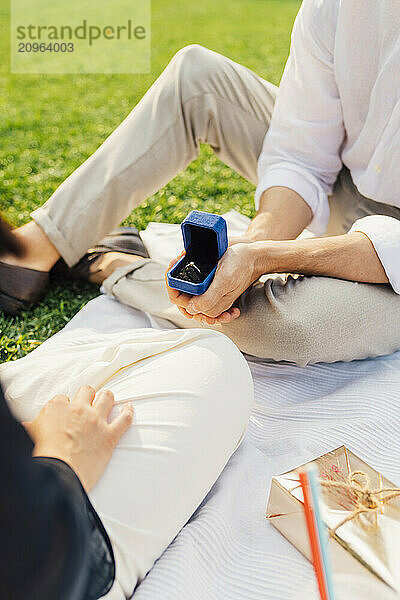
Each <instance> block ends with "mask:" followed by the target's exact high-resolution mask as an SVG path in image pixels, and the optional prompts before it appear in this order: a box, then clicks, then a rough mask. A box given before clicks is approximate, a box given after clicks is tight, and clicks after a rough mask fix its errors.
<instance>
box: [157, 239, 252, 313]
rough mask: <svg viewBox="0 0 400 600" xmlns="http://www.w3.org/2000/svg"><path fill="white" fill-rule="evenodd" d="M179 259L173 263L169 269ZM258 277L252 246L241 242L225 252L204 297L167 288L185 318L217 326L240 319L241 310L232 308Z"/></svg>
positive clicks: (171, 298)
mask: <svg viewBox="0 0 400 600" xmlns="http://www.w3.org/2000/svg"><path fill="white" fill-rule="evenodd" d="M177 260H178V259H176V260H175V261H172V262H171V263H170V265H169V267H168V268H169V269H170V268H171V267H172V266H173V264H175V263H176V261H177ZM258 277H259V275H258V274H257V272H256V269H255V262H254V253H253V251H252V244H245V243H242V242H239V243H235V244H234V245H232V246H230V247H229V248H228V250H227V251H226V252H225V254H224V256H223V257H222V258H221V260H220V261H219V263H218V267H217V270H216V272H215V276H214V279H213V281H212V282H211V285H210V287H209V288H208V290H207V291H206V292H204V294H202V295H201V296H190V295H189V294H183V293H181V292H179V291H177V290H173V289H172V288H170V287H168V286H167V289H168V294H169V298H170V300H171V302H173V303H174V304H176V305H177V306H178V308H179V310H180V311H181V313H182V314H183V315H184V316H185V317H187V318H188V319H192V318H194V319H196V321H203V322H206V323H208V324H209V325H214V324H215V323H229V322H230V321H233V320H234V319H237V318H238V317H239V316H240V309H239V308H238V307H235V306H232V305H233V303H234V302H235V300H236V299H237V298H239V296H240V294H242V292H244V291H245V290H246V289H247V288H248V287H249V286H250V285H251V284H252V283H254V281H256V280H257V279H258Z"/></svg>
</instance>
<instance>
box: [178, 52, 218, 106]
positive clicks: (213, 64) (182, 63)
mask: <svg viewBox="0 0 400 600" xmlns="http://www.w3.org/2000/svg"><path fill="white" fill-rule="evenodd" d="M225 60H226V59H225V58H224V57H223V56H222V55H221V54H218V53H216V52H213V51H212V50H209V49H208V48H204V46H200V45H199V44H191V45H189V46H185V47H184V48H182V49H181V50H179V51H178V52H177V53H176V54H175V56H174V57H173V58H172V60H171V63H170V67H171V68H172V69H173V70H174V78H175V79H177V80H178V81H179V84H180V86H181V87H182V86H183V87H185V86H189V87H190V92H191V94H193V95H194V94H196V93H201V92H202V91H204V88H207V82H208V81H210V80H212V78H213V76H214V75H215V74H216V73H217V72H218V73H221V70H222V68H223V64H224V62H225Z"/></svg>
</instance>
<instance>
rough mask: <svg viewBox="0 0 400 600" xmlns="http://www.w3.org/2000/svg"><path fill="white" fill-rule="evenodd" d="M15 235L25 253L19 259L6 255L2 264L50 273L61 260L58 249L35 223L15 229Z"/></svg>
mask: <svg viewBox="0 0 400 600" xmlns="http://www.w3.org/2000/svg"><path fill="white" fill-rule="evenodd" d="M13 235H15V236H16V237H17V238H18V241H19V242H20V244H21V246H22V248H23V249H24V252H23V254H22V255H21V256H19V257H16V256H13V255H11V254H7V255H4V256H2V257H1V261H2V262H5V263H7V264H11V265H16V266H20V267H25V268H27V269H36V270H37V271H50V269H51V268H52V267H53V265H54V264H55V263H56V262H57V260H58V259H59V258H60V254H59V253H58V250H57V248H56V247H55V246H54V245H53V244H52V243H51V241H50V240H49V238H48V237H47V235H46V234H45V233H44V231H43V230H42V229H41V228H40V227H39V225H37V224H36V223H35V222H34V221H30V222H29V223H27V224H26V225H23V226H22V227H19V228H18V229H14V231H13Z"/></svg>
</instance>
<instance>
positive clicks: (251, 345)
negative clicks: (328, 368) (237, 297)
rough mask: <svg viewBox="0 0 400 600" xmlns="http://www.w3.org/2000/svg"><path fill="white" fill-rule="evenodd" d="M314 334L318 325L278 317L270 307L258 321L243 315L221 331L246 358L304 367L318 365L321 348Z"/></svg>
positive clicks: (286, 316)
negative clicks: (289, 363) (251, 357)
mask: <svg viewBox="0 0 400 600" xmlns="http://www.w3.org/2000/svg"><path fill="white" fill-rule="evenodd" d="M260 317H261V318H260ZM315 330H316V324H315V323H313V322H312V321H311V320H304V319H303V320H298V319H297V318H296V317H295V315H291V314H288V313H286V314H285V313H283V314H277V313H275V312H274V311H273V310H272V309H271V307H270V306H267V305H266V306H265V307H264V311H263V314H259V315H257V317H255V315H254V314H253V315H250V314H248V315H246V314H244V315H242V316H241V317H239V318H238V319H237V320H236V321H234V322H233V323H231V324H230V325H227V326H222V329H221V331H222V332H223V333H225V334H226V335H227V336H229V337H230V339H231V340H232V341H233V342H234V343H235V344H236V346H237V347H238V348H239V350H241V351H242V352H244V353H245V354H248V355H250V356H255V357H256V358H260V359H264V360H273V361H276V362H280V361H285V362H291V363H295V364H298V365H301V366H304V365H306V364H309V363H314V362H318V359H317V355H318V352H319V350H320V344H319V341H317V340H316V336H315Z"/></svg>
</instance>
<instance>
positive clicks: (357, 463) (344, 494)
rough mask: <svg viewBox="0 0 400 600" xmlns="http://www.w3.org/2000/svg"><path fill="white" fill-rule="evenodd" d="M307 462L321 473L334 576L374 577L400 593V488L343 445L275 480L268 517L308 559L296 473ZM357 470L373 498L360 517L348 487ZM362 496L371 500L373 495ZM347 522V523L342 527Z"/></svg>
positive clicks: (301, 502)
mask: <svg viewBox="0 0 400 600" xmlns="http://www.w3.org/2000/svg"><path fill="white" fill-rule="evenodd" d="M308 464H315V465H316V466H317V467H318V471H319V477H320V481H321V490H322V503H321V504H322V505H321V512H322V517H323V520H324V522H325V524H326V525H327V527H328V529H329V532H330V536H329V546H330V552H331V556H332V562H333V568H334V571H335V573H340V574H348V575H360V576H363V577H370V578H375V577H377V578H378V579H380V580H381V581H383V582H384V583H386V584H387V585H388V586H389V587H391V588H392V589H393V590H395V591H397V592H400V490H397V488H396V487H395V486H394V484H393V483H391V482H390V481H389V480H388V479H385V478H384V477H383V476H382V475H381V474H380V473H379V472H378V471H376V470H375V469H373V468H372V467H370V466H369V465H368V464H367V463H365V462H364V461H363V460H361V459H360V458H359V457H358V456H356V455H355V454H353V453H352V452H350V450H348V449H347V448H345V446H341V447H340V448H337V449H336V450H333V451H332V452H328V453H327V454H324V455H323V456H320V457H319V458H317V459H315V460H313V461H311V462H310V463H306V464H304V465H301V466H300V467H297V468H296V469H293V470H292V471H288V472H287V473H283V474H282V475H278V476H277V477H273V478H272V484H271V491H270V496H269V500H268V507H267V515H266V516H267V519H269V520H270V521H271V523H272V525H274V527H276V529H278V531H280V533H281V534H282V535H284V536H285V538H286V539H287V540H289V541H290V542H291V543H292V544H293V545H294V546H295V547H296V548H297V549H298V550H299V551H300V552H301V553H302V554H303V555H304V556H305V557H306V558H307V559H308V560H311V550H310V545H309V540H308V533H307V527H306V521H305V517H304V509H303V493H302V490H301V486H300V483H299V478H298V472H299V471H301V470H303V469H304V467H305V466H306V465H308ZM356 472H358V473H360V472H361V475H358V476H357V477H358V478H360V477H361V479H362V480H363V481H362V483H363V485H364V486H365V487H366V490H367V491H373V495H372V498H376V499H377V502H376V506H375V508H374V510H370V511H368V512H367V513H362V514H359V515H358V516H356V511H357V510H358V509H359V508H360V503H359V501H358V500H359V495H358V494H355V493H354V492H353V491H352V490H351V489H348V481H349V476H350V475H351V474H353V477H354V476H355V475H354V474H355V473H356ZM364 476H365V477H364ZM330 482H334V484H333V485H332V484H331V483H330ZM342 484H343V487H341V486H342ZM379 490H385V492H380V491H379ZM389 496H390V497H391V499H390V500H389V501H384V500H383V498H386V499H388V498H389ZM364 498H367V500H368V501H369V502H370V501H371V496H368V497H367V496H365V497H363V500H364ZM345 519H349V520H348V521H347V522H346V523H344V524H342V525H340V524H341V523H342V522H343V521H344V520H345ZM338 525H339V527H338Z"/></svg>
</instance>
